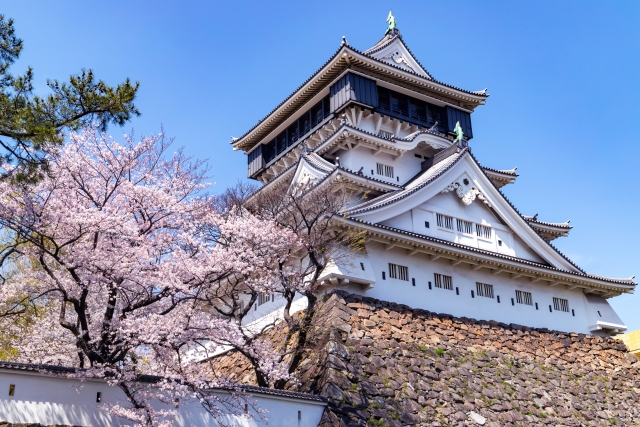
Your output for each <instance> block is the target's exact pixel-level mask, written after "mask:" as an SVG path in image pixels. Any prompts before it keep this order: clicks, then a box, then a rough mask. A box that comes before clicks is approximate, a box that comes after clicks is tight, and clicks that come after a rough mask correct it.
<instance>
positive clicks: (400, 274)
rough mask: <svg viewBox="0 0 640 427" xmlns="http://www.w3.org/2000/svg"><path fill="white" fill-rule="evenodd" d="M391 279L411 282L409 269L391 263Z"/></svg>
mask: <svg viewBox="0 0 640 427" xmlns="http://www.w3.org/2000/svg"><path fill="white" fill-rule="evenodd" d="M389 277H390V278H392V279H400V280H404V281H407V282H408V281H409V267H405V266H403V265H397V264H391V263H389Z"/></svg>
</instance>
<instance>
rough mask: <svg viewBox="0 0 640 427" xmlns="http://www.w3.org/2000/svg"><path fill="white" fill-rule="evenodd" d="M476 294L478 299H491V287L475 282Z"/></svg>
mask: <svg viewBox="0 0 640 427" xmlns="http://www.w3.org/2000/svg"><path fill="white" fill-rule="evenodd" d="M476 293H477V294H478V296H479V297H486V298H493V285H489V284H487V283H480V282H476Z"/></svg>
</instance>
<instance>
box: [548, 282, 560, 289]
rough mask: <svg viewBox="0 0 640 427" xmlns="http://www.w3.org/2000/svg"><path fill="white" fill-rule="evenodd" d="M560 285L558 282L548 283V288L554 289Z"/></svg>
mask: <svg viewBox="0 0 640 427" xmlns="http://www.w3.org/2000/svg"><path fill="white" fill-rule="evenodd" d="M559 284H560V282H549V286H550V287H552V288H553V287H554V286H558V285H559Z"/></svg>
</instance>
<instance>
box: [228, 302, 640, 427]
mask: <svg viewBox="0 0 640 427" xmlns="http://www.w3.org/2000/svg"><path fill="white" fill-rule="evenodd" d="M321 309H322V313H321V315H319V316H317V322H316V324H315V325H314V327H315V330H314V332H313V334H312V340H311V342H310V345H309V348H308V352H307V354H306V357H305V360H304V361H303V363H302V364H301V366H300V369H299V370H298V372H297V376H298V378H299V383H297V384H295V383H293V382H292V384H291V385H290V388H292V389H295V390H298V391H303V392H310V393H319V394H322V395H325V396H327V397H328V398H329V406H328V410H327V411H326V413H325V416H324V418H323V424H322V425H323V427H328V426H365V425H369V426H389V427H396V426H414V425H421V426H464V425H487V426H532V425H553V426H609V425H624V426H632V425H639V426H640V405H639V403H640V402H639V397H640V362H639V361H638V359H637V358H636V357H635V356H633V355H631V354H629V353H627V348H626V346H625V345H624V344H623V343H622V342H621V341H619V340H615V339H608V338H601V337H595V336H588V335H581V334H567V333H562V332H556V331H549V330H541V329H532V328H527V327H523V326H518V325H506V324H499V323H496V322H485V321H477V320H473V319H466V318H454V317H451V316H448V315H443V314H436V313H430V312H427V311H424V310H413V309H411V308H409V307H407V306H402V305H397V304H394V303H388V302H383V301H378V300H374V299H371V298H363V297H361V296H358V295H349V294H346V293H344V292H340V291H338V292H335V293H333V294H332V295H330V296H329V297H328V298H327V300H326V301H325V302H323V304H322V307H321ZM277 336H278V330H274V331H272V335H271V339H273V340H277ZM221 362H222V364H223V365H224V366H225V368H224V370H225V371H226V372H230V373H232V374H233V375H234V376H235V377H236V378H237V379H240V380H242V381H244V382H249V383H250V382H252V381H253V380H252V374H251V371H250V369H249V368H248V366H246V365H243V364H242V363H240V360H239V359H238V358H237V357H236V356H235V355H232V354H229V355H226V356H225V357H224V358H223V360H221Z"/></svg>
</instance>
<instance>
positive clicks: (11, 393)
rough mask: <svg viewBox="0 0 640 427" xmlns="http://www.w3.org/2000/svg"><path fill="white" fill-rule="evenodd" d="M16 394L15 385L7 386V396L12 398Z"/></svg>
mask: <svg viewBox="0 0 640 427" xmlns="http://www.w3.org/2000/svg"><path fill="white" fill-rule="evenodd" d="M15 393H16V385H15V384H9V396H13V395H15Z"/></svg>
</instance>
